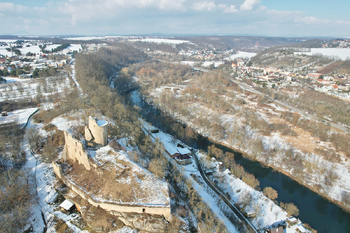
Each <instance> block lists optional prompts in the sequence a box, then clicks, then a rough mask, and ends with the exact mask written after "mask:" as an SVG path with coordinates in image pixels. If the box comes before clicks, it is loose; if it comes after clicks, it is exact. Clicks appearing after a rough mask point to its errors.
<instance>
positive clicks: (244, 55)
mask: <svg viewBox="0 0 350 233" xmlns="http://www.w3.org/2000/svg"><path fill="white" fill-rule="evenodd" d="M254 56H256V53H249V52H242V51H238V53H236V54H233V55H231V56H229V57H227V58H225V60H234V59H236V58H252V57H254Z"/></svg>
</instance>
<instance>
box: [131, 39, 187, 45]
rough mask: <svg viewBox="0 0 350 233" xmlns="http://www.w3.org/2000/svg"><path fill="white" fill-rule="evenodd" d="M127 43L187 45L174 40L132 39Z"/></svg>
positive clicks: (182, 41)
mask: <svg viewBox="0 0 350 233" xmlns="http://www.w3.org/2000/svg"><path fill="white" fill-rule="evenodd" d="M129 41H141V42H148V43H157V44H161V43H163V44H183V43H189V42H190V41H188V40H174V39H132V40H129Z"/></svg>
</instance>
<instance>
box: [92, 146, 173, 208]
mask: <svg viewBox="0 0 350 233" xmlns="http://www.w3.org/2000/svg"><path fill="white" fill-rule="evenodd" d="M111 150H113V151H114V149H113V148H112V147H110V146H105V147H102V148H100V149H98V150H97V151H96V155H94V156H93V159H94V160H95V161H96V162H97V163H98V164H105V163H107V162H109V163H111V164H113V166H114V167H123V165H121V164H120V163H118V162H117V161H116V158H117V159H118V160H123V161H125V162H127V164H128V166H130V171H129V174H132V175H133V177H132V179H133V180H137V182H139V184H140V187H141V188H142V190H143V191H144V192H145V193H149V194H150V195H147V196H146V197H145V198H139V197H137V194H136V193H135V198H136V199H137V202H133V203H126V202H122V203H124V204H139V205H149V206H159V205H164V206H169V205H170V198H169V196H168V191H167V190H168V184H167V182H165V181H162V180H159V179H156V178H155V177H154V175H153V174H152V173H150V172H149V171H148V170H147V169H144V168H142V167H140V166H139V165H138V164H136V163H134V162H133V161H132V160H130V159H129V155H128V153H127V152H125V151H122V150H121V151H118V152H116V154H114V153H109V151H111ZM89 153H91V152H90V151H89ZM109 166H110V165H109ZM137 174H142V175H144V176H143V177H142V179H139V178H138V176H137ZM132 179H131V178H130V177H126V178H125V177H120V178H118V180H116V182H119V183H125V184H129V183H130V182H131V180H132ZM95 198H96V199H97V200H99V201H107V200H104V198H103V197H102V196H95ZM108 202H115V203H121V202H120V200H113V199H112V198H111V199H109V200H108Z"/></svg>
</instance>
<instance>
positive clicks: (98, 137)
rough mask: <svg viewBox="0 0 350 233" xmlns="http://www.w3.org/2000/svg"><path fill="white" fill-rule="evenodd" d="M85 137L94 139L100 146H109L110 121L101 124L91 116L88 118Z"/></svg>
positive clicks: (88, 139)
mask: <svg viewBox="0 0 350 233" xmlns="http://www.w3.org/2000/svg"><path fill="white" fill-rule="evenodd" d="M85 139H86V140H87V141H90V140H93V141H94V142H95V143H96V144H97V145H99V146H107V144H108V123H107V122H106V123H105V124H102V125H99V124H98V121H96V120H94V119H93V118H92V117H91V116H90V117H89V119H88V126H85Z"/></svg>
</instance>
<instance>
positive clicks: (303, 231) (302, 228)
mask: <svg viewBox="0 0 350 233" xmlns="http://www.w3.org/2000/svg"><path fill="white" fill-rule="evenodd" d="M297 232H299V233H306V229H305V227H303V226H302V225H300V226H298V227H297Z"/></svg>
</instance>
